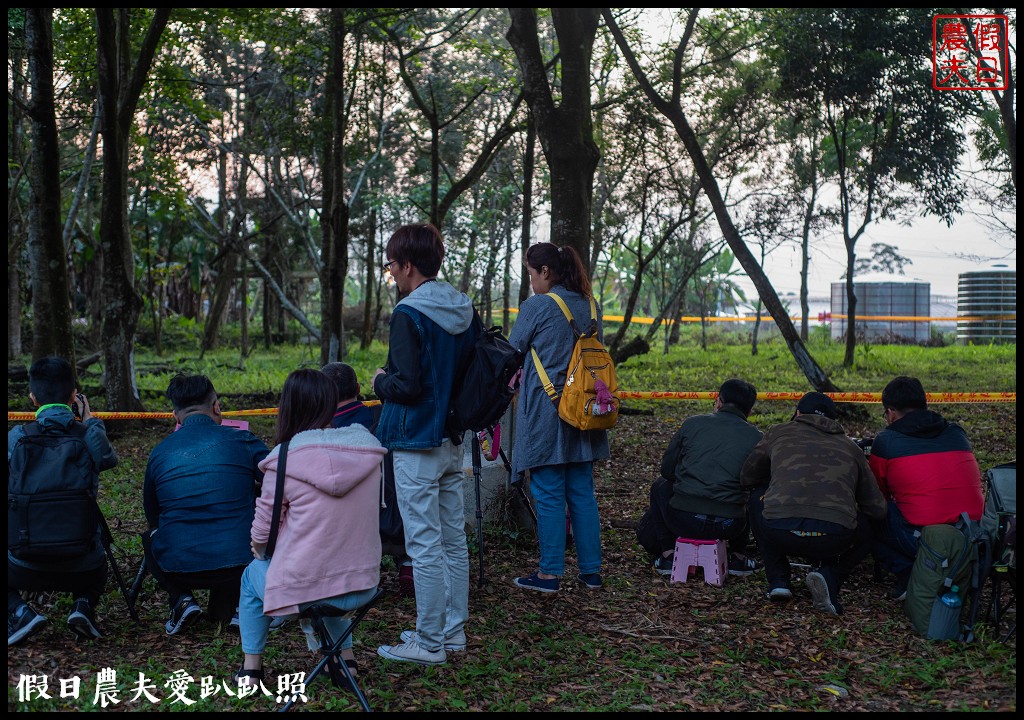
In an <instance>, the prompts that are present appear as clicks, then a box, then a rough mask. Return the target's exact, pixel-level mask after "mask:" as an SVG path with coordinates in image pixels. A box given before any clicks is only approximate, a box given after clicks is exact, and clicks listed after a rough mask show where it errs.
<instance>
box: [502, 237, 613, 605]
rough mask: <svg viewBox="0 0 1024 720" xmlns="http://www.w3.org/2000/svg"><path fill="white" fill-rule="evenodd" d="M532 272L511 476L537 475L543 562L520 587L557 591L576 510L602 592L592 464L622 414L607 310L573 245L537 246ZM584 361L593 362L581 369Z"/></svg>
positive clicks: (590, 583)
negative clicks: (605, 325)
mask: <svg viewBox="0 0 1024 720" xmlns="http://www.w3.org/2000/svg"><path fill="white" fill-rule="evenodd" d="M525 265H526V269H527V271H528V272H529V275H530V286H531V287H532V288H533V292H534V295H533V296H532V297H530V298H527V299H526V300H525V301H524V302H523V304H522V305H521V306H520V307H519V317H518V319H517V320H516V324H515V326H514V327H513V328H512V333H511V334H510V336H509V342H510V343H512V345H513V346H515V347H516V348H517V349H518V350H520V351H521V352H523V353H524V354H526V355H527V356H528V357H527V360H526V362H525V363H524V364H523V377H522V384H521V386H520V388H519V402H518V408H517V411H516V424H515V434H516V437H515V448H514V452H513V453H512V473H513V476H514V477H519V476H521V475H523V474H524V473H525V472H527V471H529V473H530V491H531V492H532V494H533V497H534V501H535V503H536V511H537V536H538V541H539V544H540V563H539V568H538V571H537V572H534V573H533V574H531V575H528V576H526V577H520V578H516V579H515V581H514V584H515V585H516V586H518V587H521V588H526V589H527V590H535V591H538V592H545V593H552V592H557V591H558V589H559V585H560V579H561V577H562V576H563V575H564V574H565V545H566V527H565V516H566V507H568V511H569V519H570V522H571V527H572V536H573V543H574V545H575V547H576V557H577V565H578V570H579V574H578V576H577V580H578V581H579V582H580V583H581V584H582V585H584V586H585V587H587V588H590V589H592V590H597V589H600V588H601V586H602V584H603V581H602V578H601V528H600V520H599V518H598V511H597V498H596V497H595V495H594V461H595V460H604V459H606V458H608V456H609V450H608V435H607V432H606V430H605V429H603V428H607V427H610V426H611V425H612V424H614V421H615V417H616V416H617V414H618V398H617V397H615V391H616V390H617V387H616V385H615V374H614V367H613V366H612V365H611V361H610V358H607V352H606V351H604V347H603V345H601V343H600V341H601V309H600V307H599V306H597V304H596V302H595V301H594V298H593V294H592V292H591V286H590V278H589V277H587V272H586V270H585V268H584V267H583V263H582V261H581V260H580V256H579V254H577V252H576V251H575V250H574V249H573V248H571V247H558V246H557V245H553V244H552V243H546V242H545V243H538V244H536V245H533V246H531V247H530V249H529V250H528V251H527V252H526V261H525ZM580 328H583V329H582V330H581V329H580ZM588 343H589V344H588ZM584 346H586V347H584ZM602 353H603V355H602ZM581 355H583V356H585V357H586V358H592V359H584V360H582V361H581V360H580V356H581ZM595 384H596V386H597V390H596V395H595V391H594V389H593V386H594V385H595ZM573 385H576V387H577V388H582V387H583V386H584V385H586V386H587V389H588V392H589V395H587V394H582V393H576V392H575V390H576V388H573V387H572V386H573ZM570 390H571V391H572V392H569V391H570ZM568 400H571V403H572V404H571V405H570V402H567V401H568ZM560 405H564V407H560ZM581 426H582V427H598V428H600V429H581Z"/></svg>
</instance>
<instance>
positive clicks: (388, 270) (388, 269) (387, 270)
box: [381, 260, 398, 275]
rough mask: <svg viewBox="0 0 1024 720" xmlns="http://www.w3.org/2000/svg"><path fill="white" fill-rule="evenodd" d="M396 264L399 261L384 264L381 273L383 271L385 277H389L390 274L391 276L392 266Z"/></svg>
mask: <svg viewBox="0 0 1024 720" xmlns="http://www.w3.org/2000/svg"><path fill="white" fill-rule="evenodd" d="M396 262H398V261H397V260H392V261H391V262H386V263H384V264H383V265H382V266H381V271H383V273H384V274H385V275H388V274H390V273H391V266H392V265H394V264H395V263H396Z"/></svg>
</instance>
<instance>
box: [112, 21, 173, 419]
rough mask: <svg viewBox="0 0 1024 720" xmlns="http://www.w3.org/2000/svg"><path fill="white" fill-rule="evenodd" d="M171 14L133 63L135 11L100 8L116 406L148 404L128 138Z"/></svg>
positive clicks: (156, 25)
mask: <svg viewBox="0 0 1024 720" xmlns="http://www.w3.org/2000/svg"><path fill="white" fill-rule="evenodd" d="M115 12H116V16H115ZM170 13H171V11H170V9H169V8H157V9H156V10H155V11H154V16H153V20H152V23H151V24H150V26H149V29H148V31H147V33H146V36H145V38H144V39H143V40H142V44H141V45H140V47H139V54H138V57H137V58H136V59H135V62H134V67H133V63H132V58H131V57H130V54H131V42H130V40H131V33H130V26H129V10H128V9H127V8H120V9H118V10H116V11H115V10H113V9H111V8H96V47H97V70H98V77H99V82H98V93H99V102H100V112H101V114H102V118H103V119H102V130H101V132H102V134H103V193H102V198H101V210H100V238H101V239H102V244H101V248H102V251H103V256H104V258H103V294H104V309H103V330H102V333H101V339H102V343H103V357H104V373H103V384H104V387H105V389H106V393H107V409H109V410H128V411H132V410H142V409H143V406H142V402H141V401H140V400H139V393H138V389H137V388H136V386H135V367H134V357H135V355H134V353H135V330H136V327H137V326H138V321H139V313H140V312H141V310H142V298H140V297H139V293H138V292H137V291H136V289H135V258H134V255H133V252H132V239H131V233H130V231H129V228H128V143H129V139H130V136H131V127H132V119H133V117H134V112H135V107H136V105H137V104H138V100H139V96H140V95H141V94H142V86H143V83H144V82H145V80H146V75H147V74H148V73H149V68H150V66H151V65H152V63H153V57H154V55H155V53H156V49H157V46H158V44H159V41H160V36H161V35H162V33H163V29H164V27H165V26H166V25H167V20H168V18H169V17H170Z"/></svg>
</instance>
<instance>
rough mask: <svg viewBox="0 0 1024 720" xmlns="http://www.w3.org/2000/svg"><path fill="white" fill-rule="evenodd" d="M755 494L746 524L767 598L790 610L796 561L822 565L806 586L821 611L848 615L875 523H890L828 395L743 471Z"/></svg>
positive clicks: (771, 436)
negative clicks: (848, 597) (848, 594)
mask: <svg viewBox="0 0 1024 720" xmlns="http://www.w3.org/2000/svg"><path fill="white" fill-rule="evenodd" d="M740 483H741V484H742V485H743V487H746V488H750V507H749V512H748V517H749V518H750V525H751V528H753V531H754V537H755V538H756V539H757V547H758V549H759V550H760V551H761V557H762V559H763V560H764V570H765V574H766V575H767V579H768V598H769V599H770V600H772V601H774V602H785V601H788V600H790V599H792V597H793V591H792V588H791V587H790V566H789V557H788V556H790V555H793V556H797V557H804V558H810V559H811V560H813V561H814V562H816V563H818V565H817V566H816V567H815V568H814V569H813V570H812V571H811V572H809V573H807V578H806V580H805V582H806V584H807V589H808V590H809V591H810V593H811V599H812V601H813V604H814V609H815V610H820V611H822V612H826V613H829V614H831V615H842V614H843V606H842V604H840V602H839V589H840V587H841V586H842V584H843V581H845V580H846V578H847V577H848V576H849V574H850V572H851V571H852V570H853V568H855V567H856V566H857V564H858V563H859V562H860V561H861V560H863V559H864V558H865V557H866V556H867V554H868V553H869V552H870V551H871V537H872V535H873V533H874V523H873V521H878V520H881V519H882V518H883V517H884V516H885V500H884V499H883V498H882V493H881V492H879V490H878V484H877V483H876V482H875V478H874V476H873V475H872V474H871V469H870V468H869V467H868V461H867V460H866V459H865V458H864V451H863V450H861V449H860V448H859V447H857V444H856V443H854V442H853V441H852V440H851V439H850V438H848V437H847V436H846V431H845V430H844V429H843V426H842V425H840V424H839V423H838V422H837V421H836V406H835V403H834V402H833V401H832V398H830V397H829V396H828V395H825V394H823V393H819V392H809V393H807V394H806V395H804V396H803V397H802V398H801V399H800V402H799V403H798V404H797V406H796V412H795V413H793V419H792V420H791V421H790V422H787V423H783V424H781V425H775V426H774V427H772V428H770V429H769V430H768V432H766V433H765V434H764V438H762V439H761V441H760V442H759V443H758V444H757V445H755V446H754V449H753V450H752V451H751V453H750V456H749V457H748V458H747V461H746V462H745V463H744V464H743V469H742V470H741V471H740Z"/></svg>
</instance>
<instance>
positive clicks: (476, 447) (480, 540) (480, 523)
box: [473, 433, 484, 587]
mask: <svg viewBox="0 0 1024 720" xmlns="http://www.w3.org/2000/svg"><path fill="white" fill-rule="evenodd" d="M482 464H483V461H482V459H481V457H480V437H479V436H478V435H477V434H476V433H473V484H474V489H475V490H476V541H477V547H478V548H479V553H480V577H479V580H478V582H479V587H483V586H484V512H483V509H482V507H481V504H480V477H481V475H482V474H483V468H482V467H481V466H482Z"/></svg>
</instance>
